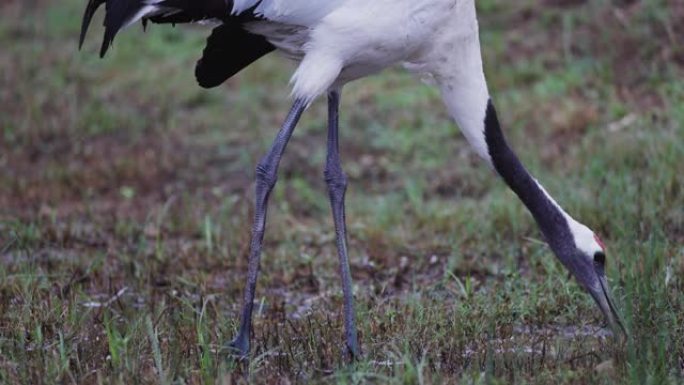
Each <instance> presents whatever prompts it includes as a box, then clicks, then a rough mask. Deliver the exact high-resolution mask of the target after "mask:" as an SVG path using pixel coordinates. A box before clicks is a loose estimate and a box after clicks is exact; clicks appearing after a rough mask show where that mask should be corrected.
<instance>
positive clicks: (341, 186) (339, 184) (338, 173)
mask: <svg viewBox="0 0 684 385" xmlns="http://www.w3.org/2000/svg"><path fill="white" fill-rule="evenodd" d="M323 175H324V176H325V183H326V184H327V185H328V188H329V189H330V190H331V191H342V192H344V191H346V190H347V176H346V175H345V174H344V171H342V169H341V168H340V167H339V166H337V167H331V166H326V168H325V172H324V173H323Z"/></svg>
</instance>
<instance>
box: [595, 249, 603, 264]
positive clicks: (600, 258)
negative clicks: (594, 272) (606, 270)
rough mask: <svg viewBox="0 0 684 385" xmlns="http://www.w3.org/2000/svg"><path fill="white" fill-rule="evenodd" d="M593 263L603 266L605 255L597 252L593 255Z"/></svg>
mask: <svg viewBox="0 0 684 385" xmlns="http://www.w3.org/2000/svg"><path fill="white" fill-rule="evenodd" d="M594 263H596V264H598V265H601V266H604V265H605V264H606V254H605V253H604V252H603V251H597V252H596V253H595V254H594Z"/></svg>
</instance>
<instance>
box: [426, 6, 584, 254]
mask: <svg viewBox="0 0 684 385" xmlns="http://www.w3.org/2000/svg"><path fill="white" fill-rule="evenodd" d="M451 17H452V18H453V19H456V18H460V21H459V22H458V23H455V22H454V23H450V24H445V26H444V27H443V28H441V29H440V30H438V31H436V32H435V35H434V39H433V41H432V44H431V46H430V49H429V50H427V52H426V53H425V56H424V57H423V62H424V63H428V66H429V68H428V71H429V72H430V73H431V74H432V75H433V76H434V78H435V79H436V81H437V83H438V85H439V87H440V90H441V93H442V98H443V100H444V103H445V104H446V107H447V109H448V110H449V113H450V115H451V116H452V117H453V119H454V120H455V121H456V123H457V124H458V125H459V127H460V128H461V131H462V132H463V134H464V135H465V137H466V139H467V140H468V142H469V143H470V145H471V146H472V147H473V149H474V150H475V151H476V152H477V153H478V155H480V156H481V157H482V158H483V159H484V160H485V161H487V163H489V165H490V166H492V167H493V168H494V169H495V170H496V172H497V173H498V174H499V175H501V177H502V178H503V180H504V181H505V182H506V184H507V185H508V186H509V187H510V188H511V189H512V190H513V191H514V192H515V193H516V194H517V195H518V197H519V198H520V199H521V200H522V202H523V203H524V204H525V206H526V207H527V208H528V209H529V211H530V212H531V213H532V215H533V216H534V219H535V220H536V221H537V223H538V225H539V227H540V228H541V230H542V232H543V233H544V235H545V237H546V239H547V241H548V242H549V244H550V246H551V247H552V249H554V251H556V252H558V251H559V250H558V248H561V247H565V246H568V245H574V244H575V242H572V241H573V238H575V237H574V236H573V235H574V234H575V233H576V232H575V230H576V229H580V228H582V227H584V226H583V225H581V224H579V223H578V222H576V221H575V220H574V219H572V217H570V216H569V215H568V214H567V213H566V212H565V211H564V210H563V209H562V208H561V207H560V206H559V205H558V204H557V203H556V202H555V201H554V200H553V198H551V196H550V195H549V194H548V193H547V192H546V191H545V190H544V188H543V187H542V186H541V185H540V184H539V183H538V182H537V181H536V180H535V179H534V178H533V177H532V176H531V175H530V173H529V172H528V171H527V170H526V169H525V167H524V166H523V165H522V163H521V162H520V160H519V159H518V157H517V156H516V154H515V153H514V152H513V150H511V148H510V147H509V145H508V143H507V142H506V139H505V137H504V135H503V132H502V131H501V127H500V126H499V121H498V119H497V116H496V111H495V109H494V106H493V104H492V102H491V100H490V96H489V91H488V88H487V82H486V79H485V75H484V71H483V66H482V55H481V53H480V40H479V32H478V22H477V17H476V12H475V3H474V1H470V0H464V1H460V2H458V4H457V6H456V8H455V9H454V15H452V16H451ZM568 241H570V242H568Z"/></svg>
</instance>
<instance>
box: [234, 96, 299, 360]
mask: <svg viewBox="0 0 684 385" xmlns="http://www.w3.org/2000/svg"><path fill="white" fill-rule="evenodd" d="M304 109H306V102H305V101H303V100H301V99H297V100H295V102H294V105H293V106H292V109H290V113H289V114H288V115H287V118H286V119H285V123H283V126H282V128H281V129H280V131H279V132H278V136H277V137H276V139H275V141H274V142H273V144H272V145H271V149H270V150H269V151H268V153H267V154H266V156H264V157H263V158H262V159H261V161H260V162H259V163H258V164H257V167H256V200H255V205H256V207H255V210H254V223H253V225H252V241H251V244H250V250H249V264H248V271H247V283H246V285H245V292H244V293H245V294H244V300H243V303H242V312H241V315H240V330H239V332H238V335H237V336H236V337H235V339H233V341H232V342H231V343H230V345H229V349H230V350H231V351H232V353H233V354H235V355H237V356H238V357H240V358H244V357H246V356H247V355H248V354H249V340H250V332H251V330H252V307H253V305H254V291H255V289H256V282H257V276H258V275H259V260H260V257H261V245H262V242H263V239H264V229H265V227H266V209H267V205H268V196H269V195H270V193H271V190H273V186H275V184H276V180H277V177H278V164H279V163H280V158H281V157H282V155H283V152H285V147H286V146H287V142H288V141H289V140H290V137H291V136H292V132H293V131H294V128H295V126H296V125H297V122H298V121H299V118H300V117H301V116H302V112H304Z"/></svg>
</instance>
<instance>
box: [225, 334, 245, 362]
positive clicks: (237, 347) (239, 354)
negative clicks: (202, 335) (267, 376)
mask: <svg viewBox="0 0 684 385" xmlns="http://www.w3.org/2000/svg"><path fill="white" fill-rule="evenodd" d="M224 350H225V351H226V352H227V353H228V354H230V355H231V356H233V358H235V359H237V360H238V361H246V360H247V359H248V358H249V338H248V337H247V336H246V335H243V334H242V333H240V334H238V335H237V337H235V338H234V339H233V340H232V341H230V342H229V343H228V344H227V345H226V346H225V348H224Z"/></svg>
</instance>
